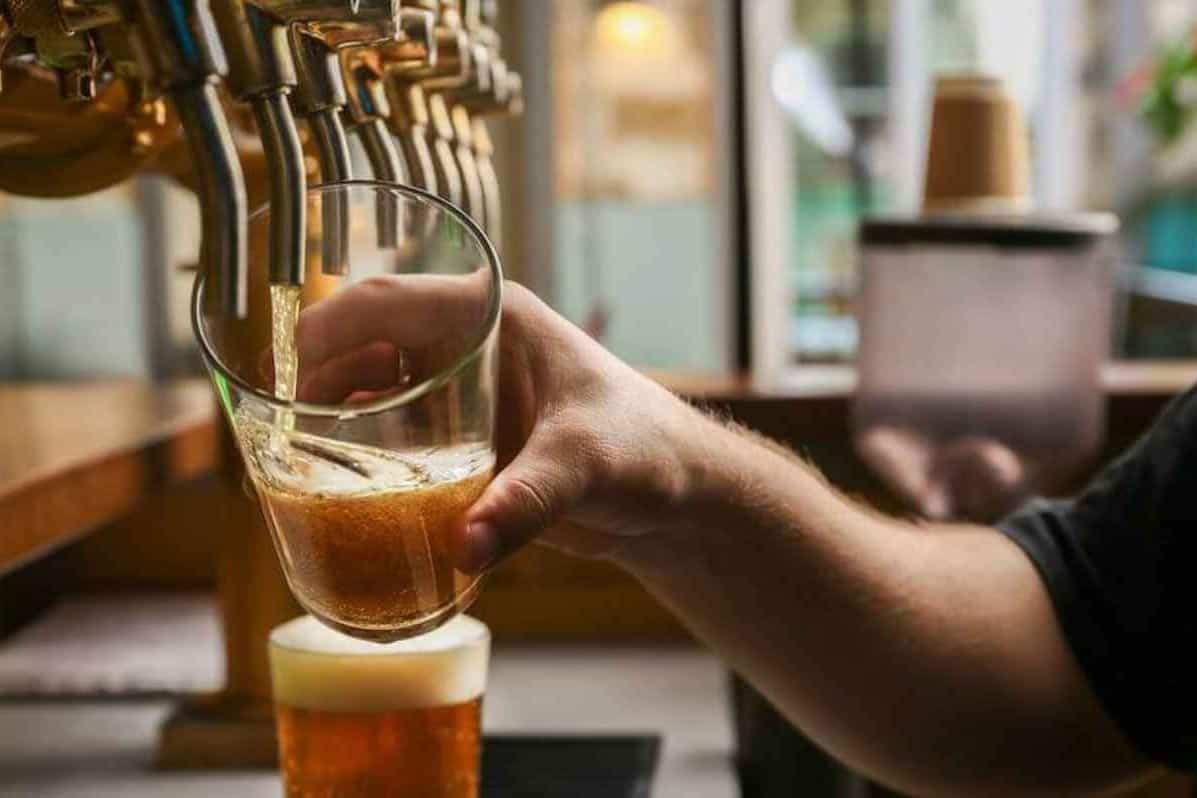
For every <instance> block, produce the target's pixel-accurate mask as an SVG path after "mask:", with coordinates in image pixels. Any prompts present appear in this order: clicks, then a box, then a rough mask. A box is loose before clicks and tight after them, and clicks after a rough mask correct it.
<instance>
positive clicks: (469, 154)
mask: <svg viewBox="0 0 1197 798" xmlns="http://www.w3.org/2000/svg"><path fill="white" fill-rule="evenodd" d="M470 51H471V52H470V60H471V63H472V68H471V69H470V71H469V73H468V74H467V75H466V79H465V81H461V82H458V81H445V82H441V83H439V85H438V82H437V81H429V82H427V83H425V88H426V89H431V92H430V93H429V95H428V103H429V109H430V111H431V113H432V115H433V119H434V120H435V119H437V118H442V117H443V118H444V119H446V120H448V125H447V127H443V129H438V130H437V131H436V132H437V133H438V135H439V136H441V137H442V138H444V139H445V140H446V141H447V142H448V145H449V147H450V151H451V152H452V154H453V161H454V163H456V164H457V170H458V173H459V174H460V175H461V187H462V193H461V199H462V202H461V206H462V210H464V211H465V212H466V213H467V214H468V215H469V216H470V217H471V218H472V219H474V220H475V221H476V222H478V223H479V224H480V225H483V226H485V224H486V207H485V205H484V201H483V196H482V181H481V179H480V177H479V175H478V163H477V161H476V160H475V159H474V132H473V126H472V124H471V121H470V116H469V114H468V113H467V112H466V111H465V110H464V109H463V108H462V107H461V106H460V105H458V104H457V96H458V95H459V94H463V93H464V94H473V93H480V94H488V93H490V91H491V78H492V70H493V67H494V62H493V61H492V60H491V57H490V51H489V50H488V49H487V47H486V46H485V45H483V44H481V43H479V42H474V43H473V44H472V45H471V48H470Z"/></svg>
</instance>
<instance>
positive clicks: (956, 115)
mask: <svg viewBox="0 0 1197 798" xmlns="http://www.w3.org/2000/svg"><path fill="white" fill-rule="evenodd" d="M1028 150H1029V142H1028V133H1027V126H1026V121H1025V119H1024V118H1023V113H1022V109H1021V108H1020V107H1019V105H1018V102H1017V101H1016V100H1015V99H1014V98H1013V97H1012V96H1011V95H1010V93H1009V92H1008V91H1007V90H1006V89H1005V87H1004V86H1003V85H1002V82H1001V81H1000V80H999V79H997V78H993V77H987V76H983V75H952V76H944V77H941V78H940V79H939V80H938V81H937V83H936V86H935V105H934V110H933V112H932V118H931V136H930V143H929V145H928V152H927V179H926V185H925V189H924V194H923V211H924V212H925V213H934V214H942V213H1000V214H1009V213H1023V212H1026V211H1028V210H1030V205H1031V199H1030V164H1029V161H1030V155H1029V152H1028Z"/></svg>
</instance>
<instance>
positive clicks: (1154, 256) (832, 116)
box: [0, 0, 1197, 378]
mask: <svg viewBox="0 0 1197 798" xmlns="http://www.w3.org/2000/svg"><path fill="white" fill-rule="evenodd" d="M505 5H510V6H511V10H510V11H508V12H507V13H505V15H504V17H503V19H504V24H505V25H506V26H507V28H508V30H506V31H504V33H505V34H506V35H505V41H507V42H508V43H509V45H510V48H509V53H510V55H511V58H512V60H513V61H516V62H519V63H517V66H519V67H521V68H522V69H523V71H524V73H525V75H527V76H528V92H529V96H528V106H529V113H528V115H527V116H526V117H525V118H524V119H522V120H519V121H517V122H513V123H507V124H506V125H505V129H504V130H503V131H501V134H500V136H499V137H500V139H501V141H500V157H499V159H498V162H499V164H500V167H501V169H502V170H503V172H504V177H505V178H506V179H505V181H504V186H505V190H506V192H507V194H508V197H507V201H508V205H509V206H510V207H512V208H513V212H512V213H511V214H510V219H509V221H508V228H509V235H508V236H506V239H505V240H506V241H507V242H508V246H507V250H508V251H507V252H506V253H505V255H506V258H505V261H506V266H507V269H508V271H509V273H510V274H511V275H512V276H513V277H514V278H516V279H519V280H521V281H523V282H525V283H526V284H528V285H530V286H531V287H533V288H535V289H536V290H537V291H538V292H539V293H540V294H541V295H542V296H543V297H544V298H546V299H547V300H548V301H550V302H551V303H552V304H553V305H554V307H556V308H557V309H558V310H560V311H561V312H562V313H564V314H566V315H567V316H568V317H569V318H571V319H572V320H574V321H576V322H577V323H579V324H581V325H583V326H585V327H587V329H589V330H590V331H591V332H593V333H594V334H595V335H597V336H598V337H599V338H600V339H601V340H603V342H604V343H605V344H607V345H608V346H609V347H610V348H611V349H612V350H614V351H615V352H616V353H617V354H619V355H620V356H621V357H624V358H626V359H628V360H630V361H631V362H632V363H634V364H636V365H639V366H643V367H647V368H655V369H672V370H686V371H692V372H726V371H734V370H743V369H746V368H752V369H757V370H759V371H762V372H765V373H768V372H770V371H773V370H777V369H786V368H788V367H791V366H794V365H798V364H803V363H835V362H851V361H852V359H853V357H854V354H855V351H856V347H857V330H856V325H855V323H854V321H853V303H854V300H855V299H856V296H857V285H858V282H857V277H858V253H857V246H856V240H857V237H856V225H857V222H858V220H859V219H860V218H861V217H862V216H863V215H866V214H870V213H902V212H913V211H915V210H917V209H918V207H919V202H920V199H921V193H922V185H923V184H922V180H923V169H924V164H925V160H926V152H925V150H926V142H927V132H928V114H929V109H930V101H931V93H932V92H931V89H932V84H931V80H932V78H933V76H935V75H937V74H942V73H945V72H957V73H958V72H981V73H985V74H990V75H997V76H1000V77H1002V78H1003V79H1004V80H1005V82H1006V84H1007V86H1008V87H1009V88H1010V89H1011V91H1012V92H1013V93H1014V94H1015V96H1016V97H1017V99H1018V100H1019V101H1020V102H1021V103H1022V105H1023V107H1024V109H1025V112H1026V114H1027V116H1028V123H1029V128H1030V135H1031V140H1032V169H1033V175H1032V186H1033V195H1034V201H1035V203H1036V206H1037V207H1038V208H1040V209H1043V210H1077V209H1100V210H1111V211H1114V212H1117V213H1118V214H1119V215H1120V216H1121V217H1122V219H1123V223H1124V228H1125V240H1124V242H1123V243H1124V245H1125V247H1124V255H1125V259H1126V265H1127V268H1126V274H1125V277H1126V280H1125V284H1124V290H1125V292H1126V296H1127V298H1128V299H1129V300H1130V301H1129V302H1128V307H1127V309H1126V310H1127V315H1126V316H1125V317H1124V318H1122V319H1120V324H1119V325H1118V329H1117V332H1116V340H1115V346H1116V351H1117V352H1118V353H1119V354H1121V355H1124V356H1126V357H1132V358H1147V357H1161V356H1169V357H1184V356H1188V355H1190V354H1192V353H1193V350H1194V348H1195V347H1197V342H1195V341H1194V338H1193V333H1192V330H1191V329H1190V328H1189V325H1188V321H1189V318H1190V314H1189V313H1188V310H1187V309H1188V308H1189V307H1190V306H1192V304H1193V301H1194V300H1197V288H1194V282H1193V281H1190V280H1189V276H1190V275H1192V274H1193V273H1194V272H1195V270H1197V263H1194V260H1195V258H1197V256H1195V255H1194V254H1193V253H1195V252H1197V246H1195V245H1197V225H1195V223H1194V222H1195V220H1197V215H1195V214H1194V207H1193V201H1194V199H1193V197H1194V185H1195V182H1197V176H1195V175H1194V169H1193V166H1192V164H1193V163H1194V158H1193V157H1192V155H1193V154H1194V153H1197V140H1195V138H1194V134H1193V133H1192V131H1191V130H1190V129H1189V126H1188V125H1187V121H1188V117H1189V114H1190V111H1191V106H1192V104H1193V103H1197V96H1194V95H1197V88H1195V83H1194V75H1193V73H1194V71H1197V67H1193V66H1192V64H1191V61H1192V50H1193V43H1192V37H1191V35H1190V33H1189V31H1190V30H1191V29H1192V24H1193V19H1194V16H1195V15H1197V11H1194V7H1193V4H1192V3H1190V2H1187V0H1151V2H1132V0H1054V2H1052V3H1039V2H1031V0H1019V2H1018V3H1016V4H1015V3H1003V4H1001V5H1000V9H999V6H997V5H995V4H990V3H985V2H978V1H977V0H889V1H888V2H887V1H886V0H823V1H821V2H813V1H807V2H780V1H776V2H775V0H762V2H756V3H744V4H742V6H741V7H736V4H731V3H728V2H714V1H712V2H704V0H657V1H656V2H651V3H601V2H590V1H589V0H555V2H553V3H547V4H537V3H530V4H525V3H520V2H512V3H510V4H505ZM525 5H527V6H528V9H525V8H524V6H525ZM194 214H195V208H194V200H193V198H192V197H191V195H190V194H188V193H186V192H184V191H183V190H181V189H178V188H176V187H175V186H172V185H170V184H169V183H167V182H165V181H164V180H163V179H159V178H143V179H140V180H137V181H135V182H134V183H133V184H130V185H127V186H124V187H122V188H120V189H118V190H114V191H110V192H107V193H104V194H101V195H99V196H93V197H87V198H84V199H79V200H74V201H68V202H43V201H29V200H22V199H16V198H11V197H9V198H5V199H4V200H3V205H0V247H2V251H3V253H4V256H3V258H0V263H2V265H0V268H2V269H3V272H2V273H0V279H2V280H3V283H4V285H5V286H6V287H7V290H6V291H5V292H4V298H3V300H2V301H3V302H4V303H5V305H4V308H3V310H4V312H3V313H2V314H0V318H2V319H3V321H2V322H0V324H2V325H3V326H0V375H4V376H6V377H14V378H68V377H83V376H99V375H123V376H145V375H163V374H177V373H180V372H185V371H187V370H188V369H191V370H194V369H195V361H194V358H193V357H191V352H192V350H193V345H192V343H191V341H190V333H189V330H188V325H187V322H186V314H185V312H184V308H185V302H186V297H187V294H188V291H189V282H190V276H189V275H188V274H187V272H186V271H185V269H186V268H187V267H188V266H189V265H191V262H192V261H194V259H195V255H194V253H195V251H196V245H197V242H196V238H195V237H196V232H195V230H196V226H195V225H194V224H193V220H194V219H195V216H194ZM68 217H69V218H70V219H71V220H72V225H73V226H74V228H73V230H74V231H77V233H74V232H73V234H72V235H71V236H70V238H69V239H67V238H64V237H63V236H61V235H59V234H58V233H59V232H60V230H61V228H60V227H59V222H60V221H61V220H62V219H64V218H68ZM96 241H103V243H104V245H103V246H102V247H97V246H96V245H95V242H96ZM73 246H77V247H80V248H81V249H80V250H78V251H75V250H72V247H73ZM80 262H86V264H87V265H86V268H79V267H78V264H79V263H80ZM68 310H69V311H70V312H69V313H68V312H67V311H68ZM663 311H667V312H668V323H662V322H663V315H662V314H663ZM82 342H86V346H81V345H80V344H81V343H82Z"/></svg>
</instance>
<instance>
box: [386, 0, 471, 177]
mask: <svg viewBox="0 0 1197 798" xmlns="http://www.w3.org/2000/svg"><path fill="white" fill-rule="evenodd" d="M401 1H402V3H403V6H404V7H403V8H401V9H400V14H401V16H402V17H403V18H404V28H405V30H407V31H409V34H410V35H408V36H407V37H405V38H401V39H400V40H399V41H396V42H392V43H391V44H389V45H387V46H385V47H381V48H379V49H378V51H377V52H378V58H379V63H380V65H381V66H382V70H383V89H384V92H385V94H386V98H387V104H388V106H389V113H388V115H387V118H386V124H387V127H388V129H389V130H390V132H391V133H392V134H393V135H394V136H396V137H397V140H398V141H399V145H400V155H401V157H402V159H403V164H404V169H405V171H406V178H407V181H408V182H409V183H410V184H411V185H413V186H415V187H417V188H420V189H423V190H424V191H428V192H430V193H433V194H436V193H437V188H438V186H437V180H436V167H435V165H434V164H433V156H432V152H431V150H430V149H429V147H428V141H427V134H426V132H425V130H426V127H427V124H428V108H427V103H426V102H425V99H424V95H423V91H422V90H421V89H419V88H418V84H415V83H409V84H408V85H407V86H406V87H405V88H397V81H398V83H400V84H402V83H403V77H404V76H420V75H426V74H428V73H429V72H430V71H433V70H435V69H438V68H441V65H442V64H443V63H445V62H446V61H448V62H452V61H453V60H454V59H455V57H456V52H457V50H456V43H455V42H448V41H445V40H444V37H442V36H439V34H440V33H441V32H442V31H440V30H439V29H438V28H437V25H436V22H437V14H436V7H437V3H436V0H401ZM414 42H426V43H427V47H426V48H420V47H413V46H412V44H413V43H414ZM422 49H426V52H422ZM411 131H417V132H416V133H415V135H411V134H410V133H411Z"/></svg>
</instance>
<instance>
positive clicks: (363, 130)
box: [357, 118, 405, 249]
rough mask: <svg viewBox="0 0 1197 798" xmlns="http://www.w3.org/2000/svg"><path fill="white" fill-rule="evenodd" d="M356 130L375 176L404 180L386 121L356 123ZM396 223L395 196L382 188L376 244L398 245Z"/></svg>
mask: <svg viewBox="0 0 1197 798" xmlns="http://www.w3.org/2000/svg"><path fill="white" fill-rule="evenodd" d="M357 134H358V136H360V137H361V140H362V147H363V148H364V149H365V150H366V157H367V158H368V159H369V160H370V168H371V169H372V170H373V171H374V179H376V180H381V181H383V182H386V183H402V182H405V181H404V179H403V160H402V158H401V156H400V155H399V150H398V149H397V148H396V147H395V140H394V139H393V138H391V132H390V131H389V130H387V126H386V123H385V122H383V121H382V119H381V118H375V119H371V120H369V121H368V122H363V123H362V124H361V125H359V126H358V128H357ZM399 227H400V225H399V205H398V200H397V199H396V198H395V197H392V196H390V195H389V194H386V193H385V192H384V193H382V194H380V195H379V197H378V245H379V246H381V247H387V248H391V249H393V248H395V247H397V246H399Z"/></svg>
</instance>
